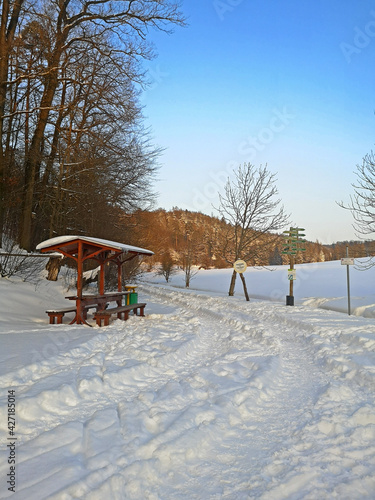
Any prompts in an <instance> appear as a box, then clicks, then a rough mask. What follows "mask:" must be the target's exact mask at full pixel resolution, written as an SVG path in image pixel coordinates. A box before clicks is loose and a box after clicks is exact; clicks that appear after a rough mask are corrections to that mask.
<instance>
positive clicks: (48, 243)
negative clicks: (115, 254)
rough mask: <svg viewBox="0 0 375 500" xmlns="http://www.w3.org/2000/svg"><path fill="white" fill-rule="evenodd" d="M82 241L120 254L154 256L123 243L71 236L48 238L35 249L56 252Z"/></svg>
mask: <svg viewBox="0 0 375 500" xmlns="http://www.w3.org/2000/svg"><path fill="white" fill-rule="evenodd" d="M78 240H80V241H84V242H86V243H92V244H93V245H95V246H99V247H101V246H102V247H105V248H108V249H110V250H115V251H120V252H124V253H127V252H132V253H138V254H144V255H154V252H152V251H151V250H147V249H145V248H139V247H134V246H132V245H126V244H125V243H118V242H116V241H110V240H103V239H101V238H92V237H89V236H72V235H67V236H57V237H55V238H50V239H49V240H45V241H42V242H41V243H39V245H37V247H36V249H37V250H45V251H47V249H48V248H51V250H52V249H53V250H55V251H56V250H58V247H59V246H60V247H69V246H70V245H69V243H74V242H78Z"/></svg>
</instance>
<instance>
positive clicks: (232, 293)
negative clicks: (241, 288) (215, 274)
mask: <svg viewBox="0 0 375 500" xmlns="http://www.w3.org/2000/svg"><path fill="white" fill-rule="evenodd" d="M236 278H237V272H236V271H235V270H234V269H233V274H232V279H231V280H230V287H229V296H230V297H233V295H234V285H235V284H236Z"/></svg>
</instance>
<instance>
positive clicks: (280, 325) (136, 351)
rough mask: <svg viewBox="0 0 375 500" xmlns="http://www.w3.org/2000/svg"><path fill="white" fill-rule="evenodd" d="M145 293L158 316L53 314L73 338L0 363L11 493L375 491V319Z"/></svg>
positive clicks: (299, 494) (271, 495)
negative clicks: (12, 398)
mask: <svg viewBox="0 0 375 500" xmlns="http://www.w3.org/2000/svg"><path fill="white" fill-rule="evenodd" d="M140 293H141V294H142V297H143V299H144V300H145V301H146V302H147V303H148V306H147V308H146V312H147V313H148V315H147V317H146V318H138V317H131V319H130V320H129V321H127V322H126V323H124V322H121V321H118V322H116V323H114V324H112V325H111V326H109V327H107V328H102V329H98V328H94V329H93V330H89V329H87V328H85V327H77V326H75V327H73V326H68V325H65V326H54V327H50V326H45V327H44V333H43V334H44V335H46V334H47V335H48V336H46V337H45V338H48V339H51V338H53V337H52V336H51V335H49V332H51V331H52V335H53V334H54V335H56V334H57V332H58V338H59V340H58V341H55V342H54V343H53V344H52V341H51V340H48V342H50V343H51V345H50V347H51V348H50V349H48V342H47V349H46V345H44V346H43V349H42V347H40V351H39V358H40V359H38V352H34V353H33V356H32V360H31V361H32V363H30V364H27V365H26V366H24V367H22V368H17V369H15V370H14V371H10V372H8V373H7V374H6V375H5V374H4V375H3V376H2V377H1V378H0V384H1V394H6V391H7V390H8V389H9V388H10V387H11V388H12V389H15V391H16V394H17V401H18V403H17V419H18V420H17V438H18V443H17V446H18V448H17V460H18V465H17V474H18V482H17V485H18V487H17V492H16V493H10V492H6V490H5V489H4V488H3V485H0V487H1V488H3V490H0V491H1V492H2V491H4V493H3V494H2V495H1V498H6V497H8V494H9V496H12V498H14V499H24V498H28V499H30V500H33V499H38V500H40V499H45V498H49V499H56V500H57V499H59V500H60V499H71V498H88V499H103V498H111V499H142V500H143V499H152V500H153V499H160V500H164V499H208V498H212V499H221V498H223V499H230V500H234V499H252V498H254V499H256V498H263V499H267V500H268V499H275V500H276V499H277V500H279V499H283V498H285V499H286V498H288V499H302V498H303V499H305V498H306V499H317V498H319V499H331V498H340V500H341V499H351V500H353V499H359V498H361V499H364V498H365V499H366V498H368V499H371V498H372V499H373V498H374V497H375V496H374V491H375V414H374V396H373V387H374V375H375V369H374V366H375V362H374V361H375V360H374V358H375V336H374V326H373V321H371V320H367V319H364V318H354V317H353V318H351V320H350V321H349V322H348V319H347V318H345V317H344V316H343V315H342V314H338V313H333V312H329V311H321V310H314V309H309V308H306V307H295V308H286V307H285V306H282V305H280V304H272V303H264V302H250V303H246V302H244V301H243V300H239V299H235V298H229V297H224V296H222V297H219V296H212V295H210V294H205V293H197V292H189V291H176V290H171V289H169V288H168V287H157V286H151V285H148V286H142V287H141V290H140ZM81 332H82V333H81ZM3 399H4V398H3ZM5 422H6V415H5V409H4V405H2V410H1V413H0V430H1V432H6V428H5V427H4V425H5ZM1 449H2V453H3V454H4V455H6V453H7V450H5V449H4V446H2V448H1ZM7 467H8V466H7V465H6V460H5V459H4V460H2V461H1V468H0V470H1V474H2V476H3V477H5V474H6V470H7ZM7 493H8V494H7Z"/></svg>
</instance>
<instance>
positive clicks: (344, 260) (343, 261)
mask: <svg viewBox="0 0 375 500" xmlns="http://www.w3.org/2000/svg"><path fill="white" fill-rule="evenodd" d="M341 265H342V266H354V259H353V257H343V258H342V259H341Z"/></svg>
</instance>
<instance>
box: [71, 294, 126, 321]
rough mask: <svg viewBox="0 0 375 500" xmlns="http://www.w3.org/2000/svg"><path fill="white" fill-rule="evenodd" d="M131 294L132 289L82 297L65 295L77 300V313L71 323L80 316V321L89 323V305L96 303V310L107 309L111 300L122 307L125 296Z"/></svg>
mask: <svg viewBox="0 0 375 500" xmlns="http://www.w3.org/2000/svg"><path fill="white" fill-rule="evenodd" d="M129 294H130V291H123V292H107V293H99V294H87V295H82V296H81V297H79V296H78V295H68V296H67V297H65V298H66V299H68V300H75V302H76V315H75V317H74V318H73V321H71V323H70V324H73V323H77V320H78V318H79V321H82V322H83V323H85V324H88V323H87V321H86V314H85V311H86V309H87V306H92V305H96V310H97V311H101V310H104V309H106V308H107V306H108V304H109V303H110V302H116V303H117V306H118V307H120V306H121V305H122V299H123V297H125V296H126V295H129Z"/></svg>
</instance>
